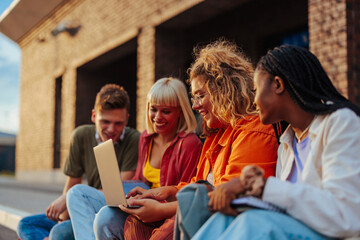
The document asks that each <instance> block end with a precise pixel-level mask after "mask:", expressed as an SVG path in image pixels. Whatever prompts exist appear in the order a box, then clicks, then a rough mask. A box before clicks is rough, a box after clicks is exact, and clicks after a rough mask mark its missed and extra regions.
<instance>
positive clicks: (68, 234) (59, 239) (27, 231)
mask: <svg viewBox="0 0 360 240" xmlns="http://www.w3.org/2000/svg"><path fill="white" fill-rule="evenodd" d="M17 234H18V235H19V237H20V238H21V239H22V240H38V239H40V240H42V239H44V238H45V237H49V238H50V239H52V240H72V239H74V234H73V232H72V227H71V222H70V220H67V221H64V222H61V223H56V222H54V221H52V220H50V219H48V218H47V217H46V214H38V215H32V216H28V217H24V218H23V219H21V220H20V222H19V224H18V227H17Z"/></svg>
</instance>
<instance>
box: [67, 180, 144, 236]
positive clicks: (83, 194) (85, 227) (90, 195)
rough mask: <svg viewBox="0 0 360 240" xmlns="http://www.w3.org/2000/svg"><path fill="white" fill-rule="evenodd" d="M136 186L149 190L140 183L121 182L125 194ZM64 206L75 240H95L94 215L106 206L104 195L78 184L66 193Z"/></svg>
mask: <svg viewBox="0 0 360 240" xmlns="http://www.w3.org/2000/svg"><path fill="white" fill-rule="evenodd" d="M136 186H140V187H143V188H145V189H148V188H149V187H148V186H147V185H146V184H145V183H143V182H141V181H123V187H124V191H125V194H127V193H128V192H129V191H130V190H131V189H133V188H134V187H136ZM66 205H67V208H68V211H69V214H70V218H71V223H72V226H73V230H74V235H75V237H76V240H82V239H85V240H91V239H95V234H94V230H93V225H94V220H95V215H96V214H97V213H98V212H99V211H100V209H101V208H102V207H104V206H105V205H106V202H105V197H104V193H103V192H102V191H99V190H97V189H95V188H93V187H90V186H87V185H83V184H78V185H75V186H73V187H72V188H71V189H70V190H69V191H68V192H67V196H66ZM117 209H119V208H117ZM119 210H120V209H119ZM120 211H121V210H120ZM120 215H122V214H120ZM126 216H127V215H126ZM125 219H126V217H125ZM125 219H124V222H125ZM122 226H123V225H122ZM101 239H106V238H101Z"/></svg>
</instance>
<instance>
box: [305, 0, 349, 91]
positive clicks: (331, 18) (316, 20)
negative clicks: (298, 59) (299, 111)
mask: <svg viewBox="0 0 360 240" xmlns="http://www.w3.org/2000/svg"><path fill="white" fill-rule="evenodd" d="M346 5H347V3H346V0H338V1H322V0H309V38H310V50H311V51H312V52H313V53H314V54H315V55H316V56H317V57H318V58H319V60H320V62H321V63H322V65H323V67H324V69H325V70H326V72H327V73H328V75H329V77H330V79H331V80H332V81H333V83H334V85H335V87H336V88H337V89H338V90H339V91H340V92H341V93H342V94H343V95H345V96H348V79H347V77H348V71H349V69H348V65H347V61H348V54H349V52H348V43H349V42H348V41H347V39H348V33H347V14H346Z"/></svg>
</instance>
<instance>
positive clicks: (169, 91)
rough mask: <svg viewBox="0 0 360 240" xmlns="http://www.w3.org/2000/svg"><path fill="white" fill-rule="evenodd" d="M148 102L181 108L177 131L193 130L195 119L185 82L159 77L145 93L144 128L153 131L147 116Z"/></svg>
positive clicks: (149, 131)
mask: <svg viewBox="0 0 360 240" xmlns="http://www.w3.org/2000/svg"><path fill="white" fill-rule="evenodd" d="M150 104H153V105H166V106H170V107H179V106H180V108H181V111H182V114H181V117H180V119H179V121H178V128H177V131H176V132H177V133H178V132H182V131H185V132H186V133H191V132H194V131H195V128H196V119H195V116H194V113H193V112H192V109H191V106H190V103H189V99H188V96H187V91H186V87H185V84H184V83H183V82H181V81H180V80H179V79H176V78H171V77H169V78H161V79H159V80H158V81H156V82H155V83H154V85H153V86H152V88H151V89H150V91H149V93H148V95H147V103H146V130H147V131H148V133H153V132H154V129H153V127H152V122H151V119H150V117H149V114H148V113H149V109H150Z"/></svg>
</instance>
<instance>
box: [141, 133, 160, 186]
mask: <svg viewBox="0 0 360 240" xmlns="http://www.w3.org/2000/svg"><path fill="white" fill-rule="evenodd" d="M152 144H153V139H151V141H150V146H149V151H148V157H147V159H146V163H145V166H144V169H143V175H144V177H145V178H146V180H148V181H149V182H150V183H151V188H158V187H160V169H159V168H154V167H152V166H151V165H150V157H151V149H152Z"/></svg>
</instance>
